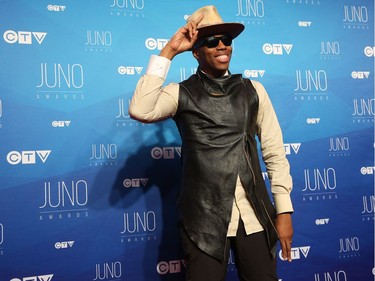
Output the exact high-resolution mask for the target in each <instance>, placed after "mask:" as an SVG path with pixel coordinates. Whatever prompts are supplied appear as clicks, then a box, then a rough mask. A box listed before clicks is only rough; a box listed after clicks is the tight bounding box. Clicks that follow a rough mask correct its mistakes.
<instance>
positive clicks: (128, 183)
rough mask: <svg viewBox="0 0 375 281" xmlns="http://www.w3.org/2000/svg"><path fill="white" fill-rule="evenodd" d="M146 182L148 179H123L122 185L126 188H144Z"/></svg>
mask: <svg viewBox="0 0 375 281" xmlns="http://www.w3.org/2000/svg"><path fill="white" fill-rule="evenodd" d="M147 182H148V178H139V179H124V181H123V182H122V184H123V186H124V187H126V188H129V187H145V186H146V185H147Z"/></svg>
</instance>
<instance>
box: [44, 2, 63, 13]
mask: <svg viewBox="0 0 375 281" xmlns="http://www.w3.org/2000/svg"><path fill="white" fill-rule="evenodd" d="M65 8H66V6H61V5H51V4H50V5H48V6H47V10H48V11H51V12H64V11H65Z"/></svg>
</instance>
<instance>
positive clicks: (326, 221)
mask: <svg viewBox="0 0 375 281" xmlns="http://www.w3.org/2000/svg"><path fill="white" fill-rule="evenodd" d="M328 223H329V219H317V220H316V221H315V224H316V225H326V224H328Z"/></svg>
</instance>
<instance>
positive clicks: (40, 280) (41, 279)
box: [10, 274, 53, 281]
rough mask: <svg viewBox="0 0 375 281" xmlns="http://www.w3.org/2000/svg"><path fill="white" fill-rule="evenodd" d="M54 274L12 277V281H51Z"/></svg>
mask: <svg viewBox="0 0 375 281" xmlns="http://www.w3.org/2000/svg"><path fill="white" fill-rule="evenodd" d="M52 277H53V274H48V275H39V276H29V277H23V278H12V279H10V281H51V280H52Z"/></svg>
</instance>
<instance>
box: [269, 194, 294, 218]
mask: <svg viewBox="0 0 375 281" xmlns="http://www.w3.org/2000/svg"><path fill="white" fill-rule="evenodd" d="M273 199H274V201H275V206H276V214H277V215H278V214H282V213H293V211H294V210H293V204H292V200H291V198H290V195H289V194H278V195H276V196H275V195H274V198H273Z"/></svg>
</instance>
